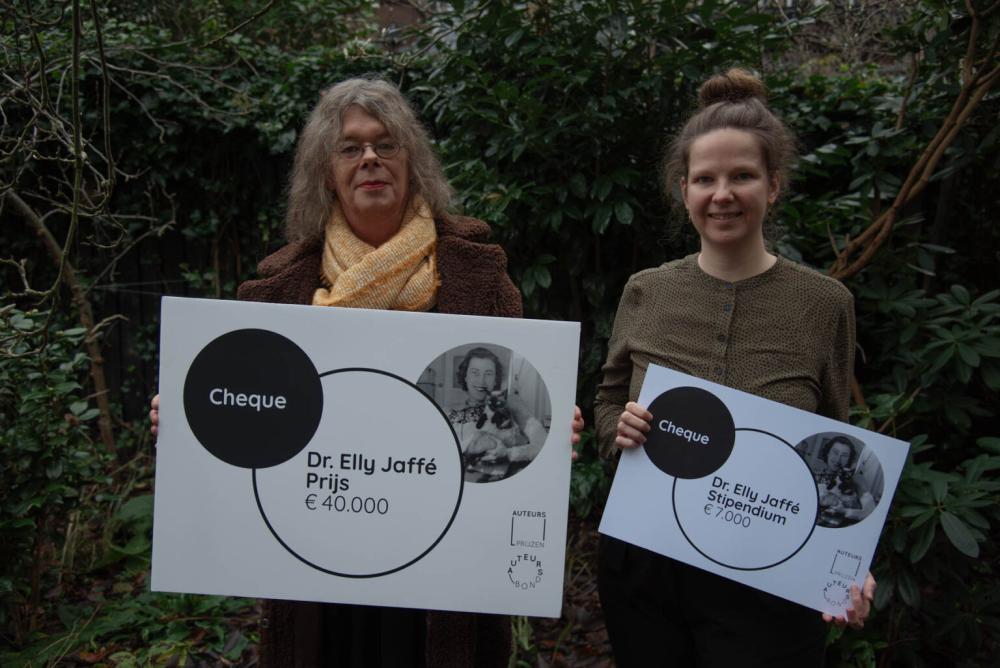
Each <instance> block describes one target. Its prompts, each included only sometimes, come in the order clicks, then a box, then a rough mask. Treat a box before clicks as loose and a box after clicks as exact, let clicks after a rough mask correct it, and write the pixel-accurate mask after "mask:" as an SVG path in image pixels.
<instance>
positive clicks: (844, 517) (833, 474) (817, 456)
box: [795, 432, 885, 528]
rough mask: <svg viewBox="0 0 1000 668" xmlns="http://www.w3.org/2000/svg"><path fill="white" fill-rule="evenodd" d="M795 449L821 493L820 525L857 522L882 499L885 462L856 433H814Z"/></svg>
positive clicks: (818, 522) (842, 524)
mask: <svg viewBox="0 0 1000 668" xmlns="http://www.w3.org/2000/svg"><path fill="white" fill-rule="evenodd" d="M795 450H796V451H797V452H798V453H799V454H800V455H802V458H803V459H805V461H806V464H808V465H809V469H810V470H811V471H812V474H813V478H814V479H815V480H816V490H817V492H818V494H819V514H818V517H817V519H816V523H817V524H818V525H819V526H821V527H827V528H838V527H847V526H851V525H853V524H857V523H858V522H860V521H861V520H863V519H864V518H866V517H868V515H870V514H871V512H872V511H873V510H874V509H875V506H877V505H878V503H879V501H881V500H882V491H883V489H884V487H885V480H884V475H883V473H882V465H881V464H880V463H879V461H878V457H876V456H875V452H874V451H873V450H872V449H871V448H868V447H867V446H865V444H864V443H863V442H861V441H860V440H858V439H857V438H855V437H853V436H848V435H847V434H842V433H838V432H824V433H821V434H814V435H813V436H810V437H808V438H806V439H804V440H803V441H802V442H800V443H799V444H798V445H796V446H795Z"/></svg>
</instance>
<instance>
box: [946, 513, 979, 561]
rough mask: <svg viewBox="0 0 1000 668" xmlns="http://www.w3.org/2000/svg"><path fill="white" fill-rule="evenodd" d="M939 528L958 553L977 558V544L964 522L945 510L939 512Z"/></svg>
mask: <svg viewBox="0 0 1000 668" xmlns="http://www.w3.org/2000/svg"><path fill="white" fill-rule="evenodd" d="M941 528H942V529H944V533H945V535H946V536H948V540H950V541H951V544H952V545H954V546H955V549H957V550H958V551H959V552H961V553H962V554H964V555H966V556H967V557H972V558H973V559H975V558H977V557H978V556H979V543H977V542H976V539H975V537H974V536H973V535H972V532H971V531H969V527H967V526H966V525H965V522H963V521H962V520H960V519H958V518H957V517H955V516H954V515H952V514H951V513H949V512H948V511H947V510H945V511H942V512H941Z"/></svg>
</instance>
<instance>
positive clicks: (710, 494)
mask: <svg viewBox="0 0 1000 668" xmlns="http://www.w3.org/2000/svg"><path fill="white" fill-rule="evenodd" d="M638 403H639V404H641V405H643V406H646V407H647V409H648V410H649V412H650V413H652V414H653V420H652V422H651V427H652V429H651V431H650V432H649V434H647V441H646V444H645V445H644V446H643V447H640V448H635V449H632V450H627V451H624V452H623V453H622V456H621V459H620V461H619V464H618V470H617V471H616V473H615V479H614V482H613V483H612V487H611V493H610V495H609V497H608V503H607V505H606V506H605V509H604V515H603V517H602V518H601V525H600V532H601V533H603V534H607V535H609V536H613V537H615V538H618V539H620V540H624V541H626V542H628V543H632V544H634V545H638V546H640V547H644V548H646V549H648V550H652V551H654V552H658V553H659V554H662V555H665V556H668V557H672V558H674V559H677V560H679V561H682V562H684V563H687V564H690V565H692V566H696V567H698V568H701V569H703V570H706V571H709V572H711V573H715V574H717V575H721V576H723V577H726V578H729V579H730V580H735V581H737V582H741V583H743V584H746V585H749V586H751V587H754V588H756V589H760V590H762V591H765V592H768V593H771V594H774V595H776V596H780V597H782V598H785V599H788V600H790V601H794V602H795V603H799V604H801V605H804V606H807V607H810V608H814V609H816V610H819V611H820V612H826V613H830V614H833V615H837V616H843V614H844V611H845V610H846V608H847V607H848V606H849V601H850V598H849V595H850V586H851V584H852V583H856V584H857V585H858V586H859V587H861V586H862V585H863V583H864V580H865V576H866V575H867V573H868V569H869V567H870V566H871V561H872V557H873V555H874V553H875V548H876V546H877V544H878V539H879V535H880V534H881V532H882V527H883V526H884V524H885V521H886V517H887V515H888V512H889V505H890V503H891V501H892V495H893V493H894V491H895V489H896V485H897V483H898V482H899V476H900V473H901V472H902V469H903V465H904V464H905V462H906V455H907V451H908V450H909V444H907V443H904V442H903V441H899V440H896V439H893V438H889V437H887V436H884V435H882V434H876V433H874V432H870V431H866V430H864V429H860V428H858V427H853V426H851V425H848V424H844V423H842V422H837V421H836V420H831V419H829V418H825V417H821V416H818V415H815V414H813V413H809V412H807V411H803V410H799V409H796V408H792V407H789V406H786V405H784V404H780V403H778V402H774V401H769V400H767V399H762V398H760V397H757V396H754V395H752V394H748V393H746V392H740V391H738V390H734V389H732V388H729V387H725V386H723V385H718V384H716V383H712V382H709V381H706V380H702V379H700V378H696V377H694V376H689V375H686V374H683V373H680V372H677V371H673V370H670V369H665V368H663V367H660V366H657V365H654V364H651V365H649V368H648V370H647V372H646V377H645V380H644V382H643V385H642V389H641V391H640V393H639V397H638Z"/></svg>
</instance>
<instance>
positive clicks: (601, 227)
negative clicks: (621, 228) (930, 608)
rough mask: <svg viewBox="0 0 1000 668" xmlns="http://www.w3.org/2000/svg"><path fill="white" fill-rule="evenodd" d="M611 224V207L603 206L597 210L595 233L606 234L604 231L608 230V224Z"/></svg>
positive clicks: (594, 225)
mask: <svg viewBox="0 0 1000 668" xmlns="http://www.w3.org/2000/svg"><path fill="white" fill-rule="evenodd" d="M610 222H611V207H610V206H608V205H607V204H602V205H601V206H600V207H598V209H597V213H596V214H595V215H594V224H593V228H594V232H595V233H596V234H604V231H605V230H607V229H608V223H610Z"/></svg>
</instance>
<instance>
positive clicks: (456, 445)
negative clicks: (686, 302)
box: [151, 298, 579, 617]
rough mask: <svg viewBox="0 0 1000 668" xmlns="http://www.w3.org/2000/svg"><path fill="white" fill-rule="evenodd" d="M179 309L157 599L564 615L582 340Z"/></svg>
mask: <svg viewBox="0 0 1000 668" xmlns="http://www.w3.org/2000/svg"><path fill="white" fill-rule="evenodd" d="M161 308H162V320H161V329H160V332H161V333H160V431H159V443H158V447H157V452H156V497H155V510H154V518H153V519H154V522H153V564H152V577H151V587H152V589H154V590H156V591H173V592H188V593H199V594H224V595H236V596H254V597H263V598H281V599H292V600H303V601H331V602H341V603H358V604H366V605H385V606H396V607H410V608H425V609H435V610H457V611H469V612H490V613H504V614H519V615H538V616H548V617H558V616H559V614H560V607H561V602H562V586H563V563H564V556H565V542H566V517H567V508H568V496H569V477H570V447H569V439H570V431H571V421H572V416H573V402H574V397H575V386H576V370H577V352H578V348H579V323H568V322H548V321H538V320H516V319H507V318H486V317H473V316H458V315H446V314H426V313H401V312H394V311H377V310H362V309H340V308H317V307H311V306H294V305H279V304H260V303H249V302H233V301H217V300H202V299H180V298H164V299H163V303H162V307H161Z"/></svg>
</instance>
